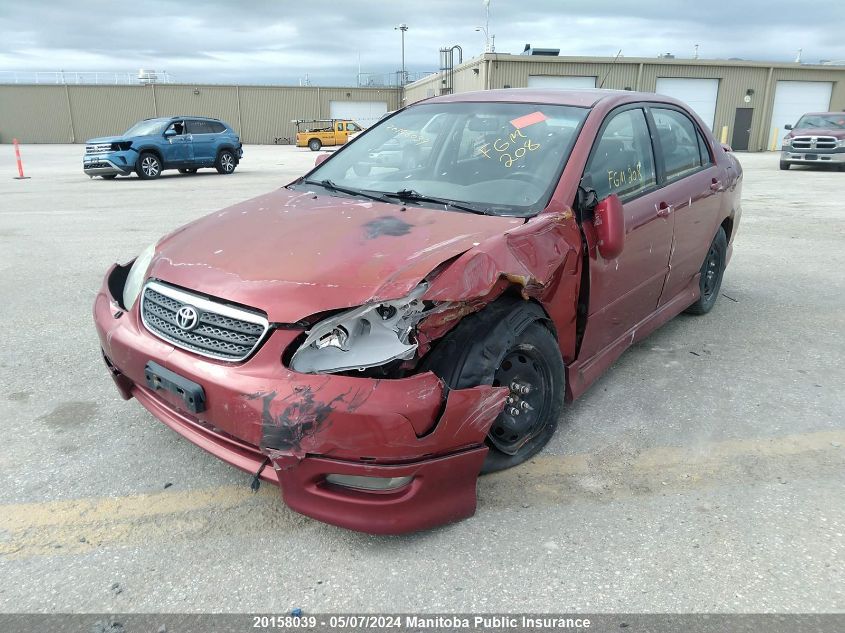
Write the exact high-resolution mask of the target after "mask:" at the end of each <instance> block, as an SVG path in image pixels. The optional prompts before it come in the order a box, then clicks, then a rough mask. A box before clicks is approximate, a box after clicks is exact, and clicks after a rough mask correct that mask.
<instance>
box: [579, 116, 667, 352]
mask: <svg viewBox="0 0 845 633" xmlns="http://www.w3.org/2000/svg"><path fill="white" fill-rule="evenodd" d="M581 183H582V186H583V187H584V188H586V189H593V190H595V191H596V193H597V194H598V198H599V200H601V199H603V198H605V197H607V196H608V195H610V194H613V193H615V194H617V195H618V196H619V199H620V200H621V201H622V203H623V207H624V210H625V248H624V250H623V251H622V253H621V254H620V255H619V257H617V258H616V259H611V260H606V259H604V258H602V256H601V254H600V253H598V249H595V248H591V249H590V259H589V269H590V297H589V305H588V318H587V327H586V330H585V331H584V338H583V340H582V343H581V349H580V353H579V355H580V357H581V358H583V359H587V358H590V357H591V356H593V355H594V354H596V353H598V352H600V351H601V350H602V349H604V348H605V347H607V346H608V345H610V344H612V343H613V342H615V341H617V340H618V339H619V338H620V337H622V336H623V335H625V334H626V332H627V331H628V330H630V329H631V328H632V327H634V326H636V324H637V323H639V322H640V321H642V320H643V319H645V318H646V317H648V316H649V315H651V314H652V313H653V312H654V311H655V309H656V308H657V303H658V300H659V299H660V293H661V291H662V289H663V284H664V281H665V279H666V274H667V272H668V270H669V251H670V248H671V245H672V216H671V214H669V213H667V212H666V210H665V204H663V197H662V196H663V193H662V191H660V189H658V182H657V170H656V165H655V158H654V149H653V146H652V141H651V134H650V130H649V127H648V124H647V120H646V116H645V112H644V110H643V108H642V107H640V106H627V107H625V108H623V109H616V110H614V111H613V112H611V113H610V114H609V115H608V118H607V119H606V120H605V122H604V123H603V124H602V128H601V130H600V132H599V135H598V138H597V140H596V142H595V144H594V145H593V149H592V152H591V155H590V159H589V160H588V162H587V167H586V169H585V171H584V176H583V178H582V181H581ZM661 205H663V206H661ZM589 239H590V238H589V237H588V241H589ZM591 246H592V245H591Z"/></svg>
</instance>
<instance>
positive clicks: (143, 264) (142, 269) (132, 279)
mask: <svg viewBox="0 0 845 633" xmlns="http://www.w3.org/2000/svg"><path fill="white" fill-rule="evenodd" d="M155 252H156V245H155V244H150V245H149V246H148V247H147V248H145V249H144V250H143V251H141V254H140V255H138V257H136V258H135V262H134V263H133V264H132V268H130V269H129V274H128V275H126V283H125V284H123V307H124V308H126V309H127V310H131V309H132V306H133V305H135V301H136V300H137V299H138V295H139V294H141V286H143V285H144V279H145V278H146V276H147V270H148V269H149V267H150V262H152V261H153V255H155Z"/></svg>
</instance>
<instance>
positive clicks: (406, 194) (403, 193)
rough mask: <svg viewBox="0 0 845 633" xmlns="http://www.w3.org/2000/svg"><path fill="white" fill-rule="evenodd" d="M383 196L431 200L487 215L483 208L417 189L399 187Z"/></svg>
mask: <svg viewBox="0 0 845 633" xmlns="http://www.w3.org/2000/svg"><path fill="white" fill-rule="evenodd" d="M384 197H385V198H396V199H397V200H410V201H413V202H432V203H434V204H442V205H443V206H444V207H451V208H453V209H458V210H459V211H466V212H467V213H477V214H478V215H487V213H485V212H484V210H483V209H478V208H476V207H471V206H469V205H466V204H461V203H460V202H456V201H455V200H449V199H448V198H437V197H435V196H426V195H423V194H421V193H420V192H419V191H414V190H413V189H400V190H399V191H394V192H386V193H384Z"/></svg>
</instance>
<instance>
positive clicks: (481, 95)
mask: <svg viewBox="0 0 845 633" xmlns="http://www.w3.org/2000/svg"><path fill="white" fill-rule="evenodd" d="M472 101H475V102H478V101H488V102H489V101H498V102H503V103H508V102H509V103H543V104H549V105H566V106H575V107H580V108H592V107H594V106H595V105H597V104H598V103H599V102H601V101H608V102H612V105H616V104H621V103H630V102H638V101H653V102H660V103H677V104H679V105H680V102H679V101H677V100H676V99H673V98H671V97H667V96H665V95H657V94H655V93H653V92H635V91H633V90H605V89H601V88H583V89H579V90H556V89H549V88H543V89H539V88H504V89H499V90H476V91H473V92H461V93H458V94H451V95H443V96H440V97H433V98H431V99H427V100H426V103H460V102H472Z"/></svg>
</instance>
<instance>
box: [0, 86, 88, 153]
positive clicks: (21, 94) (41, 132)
mask: <svg viewBox="0 0 845 633" xmlns="http://www.w3.org/2000/svg"><path fill="white" fill-rule="evenodd" d="M13 138H17V139H18V140H19V141H21V142H25V143H72V142H73V126H72V124H71V118H70V102H69V101H68V98H67V86H26V88H25V89H20V88H18V87H17V86H0V143H11V142H12V139H13Z"/></svg>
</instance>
